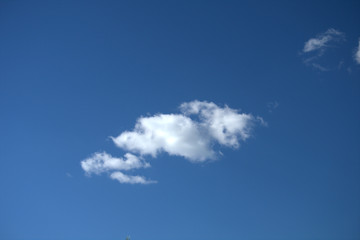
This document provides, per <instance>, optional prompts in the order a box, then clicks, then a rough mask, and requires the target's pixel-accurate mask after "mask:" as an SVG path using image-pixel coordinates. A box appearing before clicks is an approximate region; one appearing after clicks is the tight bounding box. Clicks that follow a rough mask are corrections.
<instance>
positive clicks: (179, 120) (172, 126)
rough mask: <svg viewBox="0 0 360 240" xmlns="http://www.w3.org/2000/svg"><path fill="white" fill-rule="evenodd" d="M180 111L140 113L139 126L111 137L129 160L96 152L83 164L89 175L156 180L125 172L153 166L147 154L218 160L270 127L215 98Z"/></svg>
mask: <svg viewBox="0 0 360 240" xmlns="http://www.w3.org/2000/svg"><path fill="white" fill-rule="evenodd" d="M179 110H180V112H179V113H170V114H164V113H159V114H156V115H153V116H148V117H140V118H139V119H137V121H136V124H135V127H134V129H133V130H131V131H124V132H122V133H121V134H120V135H118V136H117V137H111V139H112V140H113V142H114V144H115V145H116V146H118V147H119V148H121V149H123V150H125V151H127V152H129V153H126V154H125V156H124V158H115V157H112V156H111V155H110V154H107V153H105V152H103V153H95V154H93V155H92V156H91V157H90V158H88V159H85V160H83V161H82V162H81V166H82V168H83V169H84V171H85V172H86V173H87V174H92V173H94V174H101V173H104V172H107V173H110V178H112V179H116V180H118V181H119V182H120V183H132V184H135V183H138V184H148V183H155V182H156V181H152V180H146V179H145V178H144V177H142V176H130V175H126V174H124V173H123V171H128V170H132V169H138V168H147V167H150V164H149V163H147V162H145V161H144V160H143V159H144V157H145V156H151V157H152V158H156V157H157V156H158V155H159V154H160V153H167V154H169V155H171V156H179V157H183V158H185V159H187V160H189V161H190V162H194V163H195V162H205V161H207V160H212V159H216V158H217V157H218V156H219V155H221V154H220V153H219V151H216V149H215V148H216V146H223V147H230V148H233V149H237V148H239V146H240V143H241V142H242V141H245V140H246V139H248V138H249V137H251V133H252V129H253V127H254V125H255V124H257V123H259V124H263V125H266V123H265V122H264V121H263V119H262V118H260V117H254V116H253V115H251V114H246V113H240V112H239V111H238V110H235V109H232V108H229V107H228V106H226V105H225V106H223V107H221V106H218V105H216V104H215V103H212V102H206V101H197V100H196V101H192V102H186V103H183V104H181V105H180V107H179ZM134 154H136V155H138V156H136V155H134Z"/></svg>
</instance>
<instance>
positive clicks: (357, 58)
mask: <svg viewBox="0 0 360 240" xmlns="http://www.w3.org/2000/svg"><path fill="white" fill-rule="evenodd" d="M354 59H355V61H356V63H357V64H360V39H359V44H358V47H357V49H356V52H355V56H354Z"/></svg>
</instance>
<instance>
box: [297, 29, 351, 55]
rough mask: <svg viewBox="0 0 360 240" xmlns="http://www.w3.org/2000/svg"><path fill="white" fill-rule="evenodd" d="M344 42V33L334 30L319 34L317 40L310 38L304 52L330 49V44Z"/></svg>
mask: <svg viewBox="0 0 360 240" xmlns="http://www.w3.org/2000/svg"><path fill="white" fill-rule="evenodd" d="M340 40H344V33H342V32H340V31H338V30H335V29H333V28H330V29H328V30H327V31H326V32H324V33H321V34H319V35H318V36H317V37H315V38H310V39H309V40H308V41H306V42H305V45H304V48H303V52H304V53H307V52H311V51H315V50H322V49H324V48H327V47H329V46H330V45H329V43H330V42H336V41H340Z"/></svg>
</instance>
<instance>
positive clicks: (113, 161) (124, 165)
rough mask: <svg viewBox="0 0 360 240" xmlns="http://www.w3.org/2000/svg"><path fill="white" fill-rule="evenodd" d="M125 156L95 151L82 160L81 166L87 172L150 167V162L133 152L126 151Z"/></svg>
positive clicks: (97, 172)
mask: <svg viewBox="0 0 360 240" xmlns="http://www.w3.org/2000/svg"><path fill="white" fill-rule="evenodd" d="M124 157H125V158H116V157H112V156H111V155H110V154H108V153H106V152H102V153H94V154H93V155H92V156H91V157H89V158H87V159H85V160H83V161H81V167H82V169H83V170H84V171H85V172H86V173H87V174H92V173H95V174H100V173H103V172H109V171H112V170H131V169H135V168H147V167H150V164H149V163H147V162H145V161H143V160H142V159H140V158H138V157H137V156H135V155H133V154H131V153H126V154H125V156H124Z"/></svg>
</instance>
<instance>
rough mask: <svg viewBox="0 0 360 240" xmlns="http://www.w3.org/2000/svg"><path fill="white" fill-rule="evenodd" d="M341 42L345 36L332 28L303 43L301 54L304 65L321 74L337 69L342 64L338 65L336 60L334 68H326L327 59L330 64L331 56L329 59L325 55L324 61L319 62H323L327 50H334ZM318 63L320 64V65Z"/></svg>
mask: <svg viewBox="0 0 360 240" xmlns="http://www.w3.org/2000/svg"><path fill="white" fill-rule="evenodd" d="M342 41H345V34H344V33H342V32H340V31H338V30H336V29H333V28H330V29H328V30H327V31H325V32H323V33H320V34H318V35H317V36H316V37H314V38H310V39H309V40H308V41H306V42H305V43H304V48H303V49H302V53H301V55H303V57H304V58H303V62H304V64H305V65H307V66H311V67H313V68H314V69H316V70H319V71H322V72H326V71H330V70H333V69H339V66H340V67H341V66H342V64H343V63H342V64H340V65H339V61H338V60H336V63H335V65H336V66H333V67H328V65H329V59H330V62H331V58H332V56H330V57H329V56H328V54H327V58H326V59H325V60H326V61H325V62H324V61H321V60H324V55H325V54H326V53H327V52H328V49H329V48H334V47H335V46H337V44H338V43H339V42H342ZM333 57H334V59H335V58H337V55H335V56H333ZM319 62H321V64H320V63H319ZM330 65H333V64H330Z"/></svg>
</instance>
